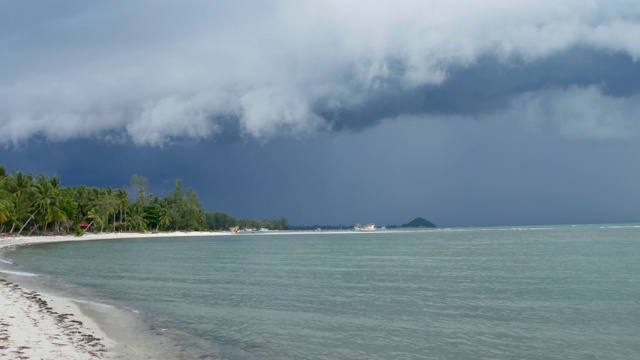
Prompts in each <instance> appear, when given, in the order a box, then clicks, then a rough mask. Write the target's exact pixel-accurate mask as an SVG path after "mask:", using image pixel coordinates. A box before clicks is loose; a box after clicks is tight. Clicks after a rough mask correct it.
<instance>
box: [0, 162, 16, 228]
mask: <svg viewBox="0 0 640 360" xmlns="http://www.w3.org/2000/svg"><path fill="white" fill-rule="evenodd" d="M8 178H9V176H8V175H5V174H4V166H0V225H1V227H0V232H4V227H5V224H6V223H7V221H9V219H10V216H11V208H12V207H13V194H12V193H11V192H10V191H9V189H8V187H9V185H8V183H9V179H8Z"/></svg>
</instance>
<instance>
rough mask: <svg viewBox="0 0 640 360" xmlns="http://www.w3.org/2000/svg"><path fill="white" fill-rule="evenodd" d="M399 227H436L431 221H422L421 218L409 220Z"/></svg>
mask: <svg viewBox="0 0 640 360" xmlns="http://www.w3.org/2000/svg"><path fill="white" fill-rule="evenodd" d="M400 227H403V228H405V227H408V228H434V227H436V226H435V225H434V224H433V223H432V222H431V221H429V220H426V219H423V218H421V217H418V218H415V219H413V220H411V221H410V222H409V223H407V224H404V225H401V226H400Z"/></svg>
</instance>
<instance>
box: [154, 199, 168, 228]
mask: <svg viewBox="0 0 640 360" xmlns="http://www.w3.org/2000/svg"><path fill="white" fill-rule="evenodd" d="M169 225H171V215H170V214H169V209H168V208H167V207H166V205H165V206H161V207H160V211H159V212H158V225H157V226H156V231H158V229H159V228H161V227H162V228H163V229H166V228H168V227H169Z"/></svg>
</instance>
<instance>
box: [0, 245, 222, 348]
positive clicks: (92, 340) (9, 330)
mask: <svg viewBox="0 0 640 360" xmlns="http://www.w3.org/2000/svg"><path fill="white" fill-rule="evenodd" d="M224 234H225V233H205V232H189V233H185V232H175V233H157V234H136V233H116V234H97V235H94V234H89V235H84V236H82V237H75V236H43V237H0V249H1V248H4V247H8V246H14V245H26V244H38V243H48V242H63V241H87V240H107V239H130V238H152V237H184V236H212V235H224ZM226 234H228V233H226ZM14 281H15V280H9V279H7V277H6V276H5V275H3V274H1V273H0V358H2V359H153V358H158V354H160V355H161V354H162V353H161V352H158V351H160V350H158V349H155V351H154V349H153V348H150V347H148V346H147V347H146V348H145V347H144V346H138V344H136V343H135V342H136V341H137V340H140V339H139V337H136V336H127V337H126V338H124V339H122V336H114V337H117V338H118V340H119V341H120V343H118V342H116V341H114V340H113V339H112V338H109V337H108V336H107V334H106V333H105V332H104V331H103V330H102V329H101V328H100V326H99V325H98V324H97V323H96V321H94V319H92V318H90V317H88V316H86V315H84V314H83V311H82V307H81V306H79V304H78V303H76V302H74V301H73V300H71V299H67V298H63V297H59V296H53V295H51V294H44V293H39V292H35V291H30V290H29V289H26V288H24V287H23V286H19V285H18V284H15V282H14ZM94 310H95V309H94ZM102 311H103V312H104V311H106V310H104V309H103V310H102ZM117 311H119V310H117V309H112V312H111V313H109V314H107V315H104V314H103V316H104V317H105V318H110V319H112V320H111V321H112V322H118V324H117V325H119V326H126V321H125V323H124V324H123V323H122V321H120V320H123V319H122V314H114V312H117ZM92 312H93V313H94V315H96V312H97V311H92ZM112 315H113V316H112ZM117 316H120V318H118V321H115V320H113V319H114V318H117ZM123 321H124V320H123ZM119 330H122V329H119ZM119 330H118V329H117V326H116V329H115V331H116V332H118V331H119ZM126 342H131V343H126Z"/></svg>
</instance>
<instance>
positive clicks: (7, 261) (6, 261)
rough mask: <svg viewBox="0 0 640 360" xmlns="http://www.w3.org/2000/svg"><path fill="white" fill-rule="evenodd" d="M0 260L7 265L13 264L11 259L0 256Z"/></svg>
mask: <svg viewBox="0 0 640 360" xmlns="http://www.w3.org/2000/svg"><path fill="white" fill-rule="evenodd" d="M0 262H1V263H5V264H9V265H13V261H10V260H6V259H3V258H0Z"/></svg>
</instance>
